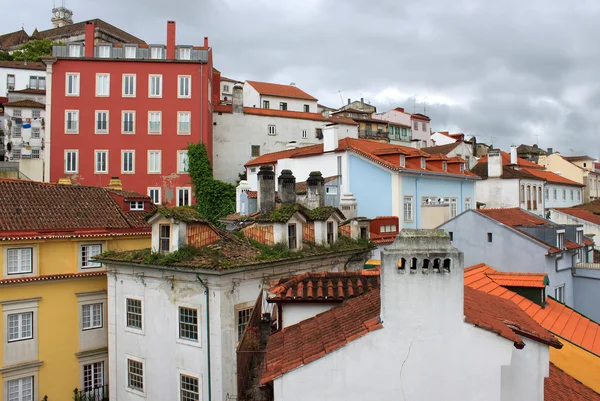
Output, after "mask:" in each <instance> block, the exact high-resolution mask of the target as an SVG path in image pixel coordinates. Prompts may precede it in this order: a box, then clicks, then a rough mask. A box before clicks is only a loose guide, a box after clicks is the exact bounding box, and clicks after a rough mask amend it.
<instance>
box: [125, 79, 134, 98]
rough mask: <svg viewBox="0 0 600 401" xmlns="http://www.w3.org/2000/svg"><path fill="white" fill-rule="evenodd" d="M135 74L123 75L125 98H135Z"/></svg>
mask: <svg viewBox="0 0 600 401" xmlns="http://www.w3.org/2000/svg"><path fill="white" fill-rule="evenodd" d="M135 89H136V85H135V74H123V97H135Z"/></svg>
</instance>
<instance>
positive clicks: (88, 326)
mask: <svg viewBox="0 0 600 401" xmlns="http://www.w3.org/2000/svg"><path fill="white" fill-rule="evenodd" d="M81 312H82V315H81V320H82V328H83V330H92V329H100V328H102V320H103V319H102V304H101V303H98V304H87V305H82V306H81Z"/></svg>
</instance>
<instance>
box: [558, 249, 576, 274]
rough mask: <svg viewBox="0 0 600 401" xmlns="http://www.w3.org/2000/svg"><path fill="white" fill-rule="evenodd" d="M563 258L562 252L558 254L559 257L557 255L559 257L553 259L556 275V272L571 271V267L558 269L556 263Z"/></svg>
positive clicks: (563, 252) (563, 253)
mask: <svg viewBox="0 0 600 401" xmlns="http://www.w3.org/2000/svg"><path fill="white" fill-rule="evenodd" d="M564 256H565V251H562V252H561V253H560V255H559V256H556V257H555V258H554V270H555V271H556V272H557V273H558V272H562V271H565V270H569V269H571V267H572V266H571V267H565V268H564V269H559V268H558V261H559V260H561V259H562V258H564Z"/></svg>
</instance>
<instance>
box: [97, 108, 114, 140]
mask: <svg viewBox="0 0 600 401" xmlns="http://www.w3.org/2000/svg"><path fill="white" fill-rule="evenodd" d="M101 113H104V114H106V129H99V128H98V121H102V120H98V115H99V114H101ZM94 115H95V116H96V118H95V120H94V133H95V134H101V135H106V134H108V130H109V128H110V112H109V111H108V110H96V111H95V112H94Z"/></svg>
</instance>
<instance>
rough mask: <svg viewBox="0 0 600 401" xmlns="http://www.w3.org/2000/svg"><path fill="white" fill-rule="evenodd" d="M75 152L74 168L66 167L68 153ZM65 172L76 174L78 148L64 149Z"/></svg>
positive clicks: (77, 170) (77, 168) (77, 169)
mask: <svg viewBox="0 0 600 401" xmlns="http://www.w3.org/2000/svg"><path fill="white" fill-rule="evenodd" d="M72 153H73V154H75V169H72V168H71V169H70V170H68V169H67V166H68V163H67V158H68V157H69V154H72ZM64 159H65V174H77V173H79V150H77V149H65V158H64Z"/></svg>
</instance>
